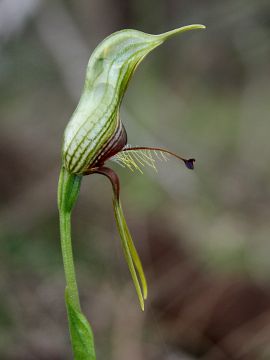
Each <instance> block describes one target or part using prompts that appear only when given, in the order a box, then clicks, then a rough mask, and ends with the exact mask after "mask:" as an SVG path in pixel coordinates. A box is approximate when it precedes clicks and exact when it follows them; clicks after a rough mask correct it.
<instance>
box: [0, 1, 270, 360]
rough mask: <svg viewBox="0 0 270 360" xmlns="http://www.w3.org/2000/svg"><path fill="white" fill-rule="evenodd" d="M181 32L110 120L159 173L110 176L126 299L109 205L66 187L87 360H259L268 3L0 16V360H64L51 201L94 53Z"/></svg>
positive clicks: (264, 340)
mask: <svg viewBox="0 0 270 360" xmlns="http://www.w3.org/2000/svg"><path fill="white" fill-rule="evenodd" d="M190 23H202V24H205V25H206V26H207V30H206V31H196V32H195V31H194V32H190V33H185V34H183V35H181V36H179V37H176V38H173V39H172V40H170V41H169V42H167V43H166V44H164V45H162V46H161V47H160V48H158V49H156V50H155V51H154V52H153V53H152V54H150V55H149V56H148V57H147V58H146V59H145V60H144V61H143V63H142V64H141V65H140V67H139V68H138V70H137V72H136V74H135V76H134V78H133V79H132V81H131V83H130V86H129V89H128V92H127V94H126V96H125V99H124V102H123V106H122V112H121V117H122V121H123V122H124V124H125V127H126V129H127V132H128V136H129V143H130V144H133V145H148V146H151V145H156V146H164V147H166V148H169V149H171V150H172V151H175V152H176V153H178V154H180V155H183V156H186V157H195V158H196V160H197V161H196V168H195V170H194V171H188V170H187V169H185V167H184V166H182V164H181V163H178V162H177V161H175V160H174V159H171V160H170V161H168V162H158V174H156V173H155V172H154V171H152V170H151V169H145V173H144V175H141V174H140V173H131V172H130V171H128V170H126V169H123V168H121V167H119V166H118V165H117V164H113V165H112V166H113V168H114V169H115V170H117V172H118V174H119V176H120V178H121V183H122V203H123V207H124V211H125V213H126V217H127V221H128V223H129V226H130V229H131V232H132V234H133V237H134V241H135V244H136V246H137V248H138V251H139V253H140V255H141V258H142V261H143V264H144V268H145V272H146V275H147V278H148V282H149V287H150V290H149V299H148V300H147V304H146V311H145V312H144V313H142V312H141V311H140V309H139V305H138V301H137V297H136V293H135V290H134V288H133V284H132V281H131V278H130V275H129V273H128V270H127V266H126V264H125V261H124V258H123V255H122V250H121V247H120V241H119V236H118V234H117V231H116V226H115V222H114V218H113V211H112V204H111V197H112V192H111V187H110V184H109V182H108V181H107V180H106V179H105V178H103V177H101V176H98V175H94V176H91V177H87V178H85V179H84V181H83V186H82V191H81V194H80V198H79V201H78V204H77V206H76V209H75V211H74V214H73V246H74V256H75V263H76V270H77V276H78V281H79V288H80V293H81V299H82V306H83V310H84V312H85V314H86V315H87V317H88V319H89V320H90V322H91V324H92V327H93V329H94V333H95V340H96V349H97V355H98V359H112V360H127V359H128V360H192V359H204V360H219V359H221V360H223V359H248V360H253V359H259V360H261V359H270V286H269V285H270V284H269V280H270V261H269V254H270V242H269V233H270V225H269V218H270V206H269V201H270V190H269V189H270V188H269V185H268V184H269V182H270V167H269V166H268V159H269V158H270V141H269V132H270V123H269V113H270V101H269V100H270V98H269V92H270V81H269V74H270V41H269V38H270V3H269V0H265V1H264V0H259V1H252V0H245V1H244V0H227V1H213V0H204V1H199V0H166V1H165V0H164V1H153V0H151V1H150V0H148V1H142V0H91V1H90V0H76V1H72V0H66V1H64V0H63V1H61V0H55V1H45V0H1V1H0V91H1V96H0V160H1V166H0V189H1V194H0V244H1V250H0V358H1V359H3V360H32V359H33V360H35V359H37V360H38V359H40V360H58V359H59V360H62V359H63V360H64V359H71V358H72V357H71V352H70V346H69V338H68V332H67V321H66V314H65V305H64V296H63V292H64V274H63V266H62V258H61V251H60V241H59V230H58V213H57V207H56V188H57V181H58V173H59V168H60V161H61V142H62V134H63V131H64V128H65V126H66V124H67V122H68V120H69V118H70V116H71V114H72V112H73V110H74V108H75V106H76V104H77V102H78V99H79V96H80V92H81V89H82V86H83V81H84V75H85V68H86V64H87V61H88V58H89V56H90V53H91V52H92V51H93V49H94V48H95V46H96V45H97V44H98V43H99V42H100V41H101V40H102V39H103V38H104V37H106V36H107V35H109V34H110V33H112V32H114V31H116V30H119V29H122V28H135V29H138V30H142V31H145V32H148V33H154V34H157V33H161V32H164V31H167V30H170V29H173V28H176V27H179V26H182V25H187V24H190Z"/></svg>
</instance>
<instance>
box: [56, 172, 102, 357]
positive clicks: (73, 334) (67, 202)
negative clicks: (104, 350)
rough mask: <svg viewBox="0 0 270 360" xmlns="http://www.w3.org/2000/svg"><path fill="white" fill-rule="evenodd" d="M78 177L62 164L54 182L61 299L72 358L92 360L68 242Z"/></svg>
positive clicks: (90, 334)
mask: <svg viewBox="0 0 270 360" xmlns="http://www.w3.org/2000/svg"><path fill="white" fill-rule="evenodd" d="M81 181H82V176H80V175H74V174H71V173H70V172H68V171H67V170H66V169H65V168H64V167H62V169H61V172H60V177H59V183H58V208H59V217H60V236H61V248H62V255H63V262H64V271H65V277H66V284H67V286H66V291H65V300H66V308H67V315H68V325H69V332H70V340H71V345H72V350H73V356H74V359H75V360H96V355H95V346H94V337H93V332H92V329H91V327H90V325H89V323H88V321H87V319H86V317H85V316H84V315H83V314H82V312H81V306H80V299H79V292H78V286H77V281H76V274H75V268H74V262H73V253H72V242H71V212H72V209H73V206H74V204H75V203H76V200H77V198H78V195H79V191H80V187H81Z"/></svg>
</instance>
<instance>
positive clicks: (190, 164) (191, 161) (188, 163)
mask: <svg viewBox="0 0 270 360" xmlns="http://www.w3.org/2000/svg"><path fill="white" fill-rule="evenodd" d="M194 162H195V159H187V160H184V163H185V165H186V167H187V168H188V169H190V170H193V169H194Z"/></svg>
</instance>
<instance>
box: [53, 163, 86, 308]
mask: <svg viewBox="0 0 270 360" xmlns="http://www.w3.org/2000/svg"><path fill="white" fill-rule="evenodd" d="M81 180H82V177H81V176H78V175H73V174H70V173H68V171H67V170H66V169H65V168H64V167H63V168H62V170H61V173H60V178H59V186H58V207H59V216H60V236H61V248H62V256H63V262H64V271H65V277H66V284H67V289H68V293H69V298H70V301H71V303H72V305H73V307H74V308H75V309H76V310H78V311H80V300H79V293H78V286H77V281H76V275H75V268H74V261H73V253H72V242H71V211H72V208H73V205H74V204H75V202H76V200H77V197H78V194H79V190H80V185H81Z"/></svg>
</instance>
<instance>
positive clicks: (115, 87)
mask: <svg viewBox="0 0 270 360" xmlns="http://www.w3.org/2000/svg"><path fill="white" fill-rule="evenodd" d="M203 28H204V26H203V25H189V26H184V27H182V28H179V29H175V30H172V31H169V32H166V33H164V34H160V35H150V34H146V33H143V32H141V31H137V30H122V31H118V32H116V33H114V34H112V35H110V36H109V37H107V38H106V39H105V40H104V41H103V42H102V43H101V44H99V45H98V46H97V48H96V49H95V51H94V52H93V54H92V56H91V57H90V60H89V63H88V66H87V72H86V80H85V86H84V90H83V93H82V95H81V99H80V101H79V104H78V106H77V108H76V110H75V112H74V114H73V115H72V118H71V120H70V122H69V124H68V126H67V128H66V131H65V134H64V143H63V162H64V166H65V167H66V169H67V170H68V171H69V172H70V173H73V174H84V172H85V171H87V170H89V169H91V168H93V167H95V166H97V165H100V163H99V161H100V159H102V160H103V161H105V160H106V158H109V157H111V156H112V155H113V153H112V149H114V150H115V149H116V148H117V150H118V149H119V147H120V148H121V147H124V146H125V142H126V139H125V138H124V137H125V131H124V129H123V126H122V124H121V121H120V118H119V107H120V104H121V101H122V98H123V96H124V94H125V91H126V88H127V85H128V82H129V80H130V78H131V76H132V74H133V73H134V71H135V69H136V67H137V66H138V64H139V63H140V62H141V61H142V60H143V58H144V57H145V56H146V55H147V54H148V53H150V52H151V51H152V50H153V49H155V48H156V47H157V46H159V45H161V44H162V43H163V42H164V41H166V40H167V39H169V38H170V37H172V36H174V35H177V34H180V33H182V32H185V31H189V30H195V29H203Z"/></svg>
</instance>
